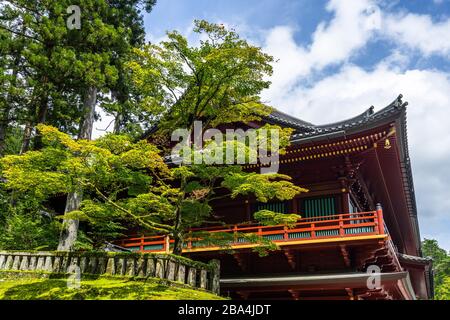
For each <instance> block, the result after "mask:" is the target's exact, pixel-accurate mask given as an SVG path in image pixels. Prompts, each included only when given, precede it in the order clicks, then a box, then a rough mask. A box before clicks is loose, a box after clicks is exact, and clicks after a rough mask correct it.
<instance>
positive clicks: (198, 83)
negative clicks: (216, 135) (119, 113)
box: [126, 21, 273, 132]
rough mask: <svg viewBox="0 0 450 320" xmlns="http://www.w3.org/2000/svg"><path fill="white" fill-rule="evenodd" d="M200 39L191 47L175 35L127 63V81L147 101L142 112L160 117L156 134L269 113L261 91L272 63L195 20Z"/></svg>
mask: <svg viewBox="0 0 450 320" xmlns="http://www.w3.org/2000/svg"><path fill="white" fill-rule="evenodd" d="M194 32H195V33H197V34H198V35H199V36H200V37H201V38H202V39H206V40H201V41H200V45H199V46H198V47H197V46H191V45H189V43H188V41H187V39H186V38H185V37H183V36H182V35H181V34H179V33H178V32H177V31H172V32H168V33H167V37H168V40H167V41H163V42H161V43H160V44H155V45H153V44H149V45H145V46H144V47H142V48H140V49H136V50H135V51H134V59H133V60H132V61H130V62H128V63H127V64H126V66H127V67H128V69H129V70H130V72H131V73H132V80H133V83H134V85H135V86H136V87H137V88H138V89H139V91H140V92H141V93H142V94H143V95H144V96H145V97H147V98H145V99H143V100H142V101H141V103H142V104H143V105H144V106H143V108H145V109H147V110H149V111H150V112H153V113H154V114H155V117H156V118H160V119H161V120H162V121H160V122H159V129H160V131H161V132H166V131H168V130H173V128H191V127H192V125H193V122H194V121H195V120H203V122H204V123H205V124H206V126H213V127H214V126H217V125H219V124H223V123H231V122H246V121H250V120H256V119H259V118H260V116H261V115H267V114H268V113H270V111H271V108H269V107H267V106H266V105H264V104H263V103H262V102H261V101H260V99H259V94H260V92H261V91H262V90H263V89H265V88H267V87H268V86H269V84H270V82H269V81H267V80H266V77H267V76H269V75H271V74H272V66H271V63H272V61H273V58H272V57H271V56H269V55H267V54H265V53H263V52H262V51H261V49H260V48H258V47H255V46H252V45H250V44H249V43H247V41H245V40H243V39H241V38H240V37H239V35H238V34H237V33H235V32H234V31H232V30H227V29H225V28H224V27H223V26H221V25H217V24H211V23H208V22H206V21H195V29H194Z"/></svg>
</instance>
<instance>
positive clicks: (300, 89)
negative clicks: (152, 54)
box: [145, 0, 450, 250]
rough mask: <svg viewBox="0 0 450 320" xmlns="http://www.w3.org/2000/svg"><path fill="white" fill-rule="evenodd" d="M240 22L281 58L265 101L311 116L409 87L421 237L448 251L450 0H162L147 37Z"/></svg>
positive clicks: (378, 102)
mask: <svg viewBox="0 0 450 320" xmlns="http://www.w3.org/2000/svg"><path fill="white" fill-rule="evenodd" d="M194 19H207V20H209V21H211V22H219V23H223V24H224V25H226V26H230V27H233V28H235V29H236V30H237V31H238V32H239V33H240V34H242V35H243V36H244V37H246V38H247V39H249V40H250V41H252V42H253V43H255V44H257V45H259V46H261V47H262V48H263V49H264V50H265V51H267V52H268V53H270V54H272V55H274V56H275V58H276V59H279V62H278V63H277V64H276V65H275V66H274V75H273V77H272V82H273V84H272V87H271V88H270V89H269V90H266V91H265V92H264V93H263V99H264V100H265V101H267V102H268V103H270V104H271V105H273V106H274V107H277V108H279V109H280V110H283V111H286V112H288V113H290V114H293V115H295V116H298V117H300V118H302V119H304V120H307V121H310V122H313V123H318V124H319V123H327V122H331V121H336V120H342V119H345V118H348V117H351V116H354V115H356V114H358V113H360V112H362V111H363V110H364V109H365V108H367V107H369V106H371V105H374V106H375V107H376V108H377V109H380V108H382V107H384V106H385V105H387V104H388V103H390V102H391V101H392V100H393V99H394V98H395V97H396V96H397V95H398V94H399V93H403V95H404V97H405V100H407V101H408V102H409V107H408V135H409V144H410V153H411V158H412V165H413V171H414V181H415V188H416V197H417V202H418V209H419V210H418V211H419V219H420V220H419V221H420V227H421V235H422V237H428V238H430V237H431V238H436V239H438V241H439V243H440V244H441V246H443V247H445V248H446V249H447V250H449V249H450V232H449V229H450V77H449V72H450V59H449V58H450V0H434V1H433V0H405V1H385V0H380V1H377V0H318V1H317V0H278V1H275V0H218V1H211V0H158V4H157V5H156V7H155V8H154V11H153V12H152V13H150V14H149V15H146V16H145V26H146V30H147V36H148V39H149V40H151V41H153V42H158V41H160V40H161V39H163V38H164V35H165V32H166V30H173V29H177V30H179V31H180V32H181V33H183V34H185V35H186V36H187V37H188V38H190V39H191V38H192V32H191V31H192V22H193V20H194Z"/></svg>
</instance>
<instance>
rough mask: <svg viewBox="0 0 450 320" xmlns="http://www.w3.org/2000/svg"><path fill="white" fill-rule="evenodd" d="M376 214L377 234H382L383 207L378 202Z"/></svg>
mask: <svg viewBox="0 0 450 320" xmlns="http://www.w3.org/2000/svg"><path fill="white" fill-rule="evenodd" d="M376 215H377V221H378V232H379V234H384V220H383V208H382V207H381V204H380V203H377V211H376Z"/></svg>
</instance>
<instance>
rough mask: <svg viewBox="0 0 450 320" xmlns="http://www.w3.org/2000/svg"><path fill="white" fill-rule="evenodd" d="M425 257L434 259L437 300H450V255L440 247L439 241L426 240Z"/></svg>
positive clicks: (423, 243) (424, 243) (423, 248)
mask: <svg viewBox="0 0 450 320" xmlns="http://www.w3.org/2000/svg"><path fill="white" fill-rule="evenodd" d="M422 253H423V256H424V257H430V258H432V259H433V272H434V286H435V298H436V299H438V300H450V255H449V253H448V252H447V251H445V250H444V249H442V248H440V247H439V244H438V242H437V240H434V239H424V241H423V242H422Z"/></svg>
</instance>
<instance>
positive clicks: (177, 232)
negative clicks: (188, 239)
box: [172, 182, 184, 255]
mask: <svg viewBox="0 0 450 320" xmlns="http://www.w3.org/2000/svg"><path fill="white" fill-rule="evenodd" d="M182 184H183V182H182ZM179 204H181V201H179ZM183 234H184V230H183V226H182V221H181V209H180V208H178V209H177V212H176V215H175V226H174V231H173V234H172V236H173V239H174V244H173V251H172V253H173V254H176V255H181V254H182V253H183V242H184V241H183V240H184V237H183Z"/></svg>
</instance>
